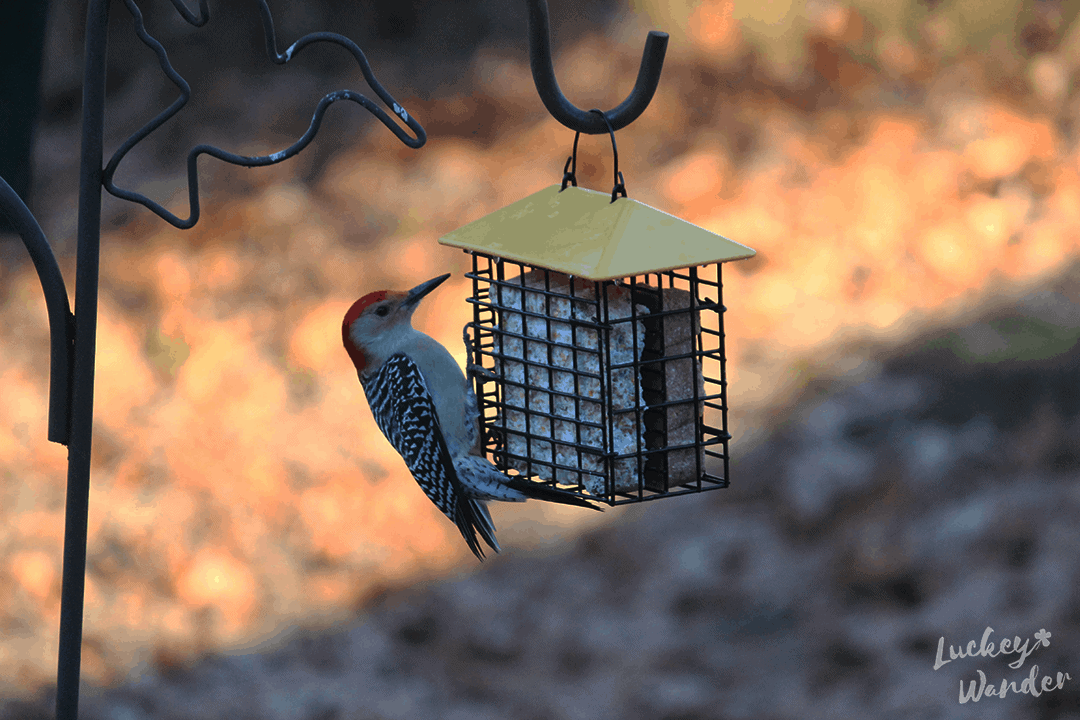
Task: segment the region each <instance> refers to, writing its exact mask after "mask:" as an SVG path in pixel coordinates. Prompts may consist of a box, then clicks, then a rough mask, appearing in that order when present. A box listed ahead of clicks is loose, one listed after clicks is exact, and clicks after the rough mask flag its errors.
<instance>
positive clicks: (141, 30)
mask: <svg viewBox="0 0 1080 720" xmlns="http://www.w3.org/2000/svg"><path fill="white" fill-rule="evenodd" d="M172 3H173V6H174V7H175V8H176V9H177V11H178V12H179V13H180V14H181V15H182V16H183V17H184V19H185V20H186V21H187V22H189V23H191V24H192V25H194V26H196V27H201V26H202V25H204V24H205V23H206V22H207V20H209V19H210V14H209V10H208V9H207V6H206V0H200V3H199V11H200V14H199V16H198V17H196V16H195V15H193V14H192V13H191V12H190V11H189V10H188V9H187V7H185V6H184V3H183V0H172ZM124 4H125V5H126V6H127V9H128V12H129V13H131V16H132V18H133V19H134V21H135V34H136V35H138V37H139V39H140V40H142V42H143V43H144V44H145V45H146V46H147V47H149V48H150V49H151V50H153V51H154V53H155V54H156V55H157V56H158V62H159V64H160V65H161V70H162V72H164V73H165V75H166V76H167V77H168V78H169V80H170V81H171V82H172V83H173V84H174V85H176V87H177V88H178V89H179V90H180V97H178V98H177V99H176V100H175V101H174V102H173V103H172V105H170V106H169V107H168V108H166V109H165V110H163V111H162V112H161V113H160V114H158V116H157V117H155V118H154V119H153V120H151V121H150V122H148V123H147V124H146V125H144V126H143V127H142V128H140V129H139V130H138V131H136V132H135V133H134V134H133V135H132V136H131V137H129V138H128V139H127V140H126V141H124V143H123V144H122V145H121V146H120V147H119V148H118V149H117V151H116V152H115V153H114V154H113V156H112V159H111V160H109V164H108V165H107V166H106V167H105V176H104V186H105V189H106V190H107V191H108V192H109V193H111V194H112V195H115V196H116V197H118V198H123V199H124V200H130V201H131V202H135V203H139V204H140V205H143V206H144V207H146V208H148V209H149V210H151V211H153V212H154V213H156V214H157V215H158V216H159V217H161V218H162V219H163V220H165V221H166V222H168V223H169V224H171V225H173V226H175V227H177V228H180V229H182V230H186V229H188V228H191V227H193V226H194V225H195V223H197V222H198V221H199V170H198V161H199V156H200V155H210V156H212V157H215V158H217V159H219V160H223V161H225V162H227V163H231V164H233V165H241V166H244V167H263V166H266V165H275V164H277V163H279V162H282V161H283V160H288V159H289V158H291V157H292V156H294V155H296V154H297V153H299V152H300V151H301V150H303V149H304V148H305V147H307V146H308V144H309V143H310V142H311V141H312V140H313V139H314V138H315V134H316V133H317V132H318V131H319V126H320V125H321V124H322V119H323V115H324V114H325V113H326V109H327V108H328V107H330V105H332V104H333V103H335V102H337V101H338V100H350V101H352V102H354V103H356V104H358V105H360V106H361V107H363V108H364V109H365V110H367V111H368V112H370V113H371V114H373V115H374V116H375V117H376V118H378V119H379V121H380V122H382V124H383V125H385V126H386V127H387V128H389V129H390V131H391V132H393V133H394V135H395V136H397V138H398V139H399V140H401V142H403V143H405V144H406V145H408V146H409V147H411V148H419V147H421V146H423V144H424V143H425V142H426V141H427V134H426V133H425V132H424V128H423V127H422V126H421V125H420V123H419V122H417V121H416V118H413V117H411V116H410V115H409V113H408V112H407V111H406V110H405V108H403V107H402V106H401V105H399V104H398V103H397V101H396V100H394V98H393V96H391V95H390V93H389V92H387V90H386V88H384V87H383V86H382V85H381V84H380V83H379V81H378V80H376V79H375V75H374V73H372V71H371V65H370V64H369V63H368V61H367V58H366V57H365V56H364V53H363V51H362V50H361V49H360V48H359V47H358V46H357V45H356V43H354V42H353V41H352V40H350V39H349V38H347V37H345V36H344V35H339V34H337V33H331V32H317V33H310V34H308V35H304V36H303V37H302V38H300V39H299V40H297V41H296V42H294V43H293V44H292V45H290V46H289V47H288V48H286V49H285V52H284V53H279V52H278V50H277V36H276V33H275V31H274V19H273V17H272V16H271V14H270V8H269V6H268V5H267V4H266V0H259V12H260V14H261V16H262V25H263V35H264V36H265V38H266V53H267V55H269V56H270V60H271V61H272V62H274V63H275V64H277V65H284V64H285V63H287V62H289V60H291V59H292V58H293V57H294V56H295V55H296V53H298V52H300V51H301V50H303V49H304V48H305V47H307V46H308V45H311V44H313V43H318V42H331V43H335V44H337V45H340V46H342V47H343V48H345V49H346V50H348V51H349V52H350V53H352V56H353V58H354V59H355V60H356V63H357V65H359V66H360V72H361V73H363V75H364V80H366V81H367V84H368V85H369V86H370V87H371V89H372V90H374V91H375V94H376V95H378V96H379V98H380V99H381V100H382V101H383V102H384V103H385V104H386V105H387V107H389V108H391V109H392V110H393V112H394V114H395V115H397V116H398V117H399V118H400V119H401V120H402V121H403V122H404V123H405V125H406V126H407V127H408V128H409V129H410V130H412V131H413V133H414V134H415V137H411V136H410V135H409V134H408V133H407V132H406V131H405V130H404V129H402V127H401V126H400V125H398V124H397V123H396V122H395V121H394V120H392V119H391V118H390V116H389V115H388V114H387V113H386V112H385V111H384V110H383V109H382V108H381V107H379V106H378V105H377V104H376V103H374V102H373V101H372V100H370V99H368V98H367V97H365V96H363V95H361V94H360V93H357V92H353V91H352V90H337V91H335V92H331V93H328V94H327V95H325V96H324V97H323V98H322V100H320V101H319V104H318V105H317V106H316V107H315V113H314V115H313V116H312V118H311V124H310V125H308V129H307V132H305V133H304V134H303V136H301V138H300V139H299V140H297V141H296V142H295V143H293V144H292V145H290V146H289V147H287V148H285V149H284V150H281V151H279V152H276V153H272V154H270V155H255V156H249V155H236V154H234V153H231V152H228V151H225V150H222V149H221V148H218V147H214V146H213V145H197V146H195V147H193V148H192V149H191V151H190V152H189V153H188V157H187V176H188V204H189V206H190V208H191V214H190V215H189V216H188V217H187V218H186V219H180V218H179V217H177V216H176V215H174V214H173V213H171V212H169V211H168V210H166V209H165V208H164V207H162V206H161V205H159V204H158V203H156V202H154V201H153V200H151V199H150V198H148V197H146V196H145V195H142V194H140V193H137V192H134V191H132V190H125V189H123V188H120V187H117V186H116V184H115V183H113V175H114V174H115V173H116V169H117V167H118V166H119V165H120V161H121V160H123V159H124V156H126V155H127V154H128V152H129V151H130V150H131V149H132V148H133V147H135V145H136V144H138V143H139V142H140V141H141V140H143V139H144V138H145V137H146V136H148V135H149V134H150V133H152V132H154V131H155V130H157V129H158V128H159V127H161V126H162V125H164V124H165V123H166V122H167V121H168V120H169V119H170V118H172V117H173V116H174V115H176V113H178V112H180V110H181V108H183V107H184V105H186V104H187V102H188V100H189V99H190V97H191V86H189V85H188V83H187V81H186V80H184V78H183V77H181V76H180V73H178V72H177V71H176V69H175V68H173V66H172V64H171V63H170V62H169V56H168V53H166V51H165V48H164V47H163V46H162V45H161V43H160V42H158V41H157V40H156V39H155V38H154V37H153V36H151V35H150V33H148V32H147V31H146V26H145V25H144V24H143V17H142V12H141V11H140V10H139V7H138V5H136V4H135V0H124Z"/></svg>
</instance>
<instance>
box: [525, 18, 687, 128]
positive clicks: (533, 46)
mask: <svg viewBox="0 0 1080 720" xmlns="http://www.w3.org/2000/svg"><path fill="white" fill-rule="evenodd" d="M528 4H529V64H530V65H531V67H532V76H533V82H534V83H535V84H536V91H537V92H538V93H539V94H540V100H542V101H543V103H544V107H546V108H547V109H548V112H549V113H551V115H552V117H554V118H555V119H556V120H558V121H559V122H561V123H562V124H563V125H565V126H566V127H568V128H570V129H571V130H573V131H575V132H583V133H585V134H587V135H599V134H600V133H602V132H604V130H605V127H604V125H603V124H601V123H599V122H597V121H596V118H594V117H592V115H591V113H587V112H585V111H584V110H581V109H580V108H578V107H576V106H575V105H574V104H573V103H571V102H570V101H569V100H567V99H566V96H565V95H563V93H562V90H560V89H559V81H558V80H556V79H555V67H554V65H553V64H552V61H551V30H550V25H549V22H548V7H547V0H528ZM667 44H668V34H667V33H665V32H660V31H658V30H651V31H650V32H649V35H648V37H646V38H645V50H644V51H643V52H642V54H641V67H640V68H639V70H638V76H637V81H636V82H635V83H634V89H633V90H631V91H630V94H629V95H628V96H627V97H626V99H625V100H623V101H622V102H621V103H620V104H619V105H617V106H616V107H614V108H613V109H611V110H608V111H607V113H606V115H607V119H608V121H610V123H611V127H613V128H614V129H615V130H621V129H622V128H624V127H626V126H627V125H629V124H630V123H632V122H634V120H637V118H638V117H639V116H640V115H641V113H643V112H645V108H647V107H648V106H649V102H650V101H651V100H652V98H653V95H655V94H656V87H657V86H658V85H659V84H660V71H661V70H663V68H664V55H665V54H666V53H667Z"/></svg>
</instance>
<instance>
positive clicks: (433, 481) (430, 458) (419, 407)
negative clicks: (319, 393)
mask: <svg viewBox="0 0 1080 720" xmlns="http://www.w3.org/2000/svg"><path fill="white" fill-rule="evenodd" d="M360 385H361V386H362V387H363V388H364V394H365V395H366V396H367V400H368V405H369V406H370V407H371V414H372V415H373V416H374V417H375V424H376V425H378V426H379V429H380V430H382V433H383V435H385V436H386V439H387V440H389V441H390V444H391V445H393V446H394V449H395V450H397V451H398V454H399V455H401V457H402V459H403V460H405V465H406V467H408V468H409V472H410V473H412V476H413V478H414V479H415V480H416V482H417V483H419V485H420V488H421V489H422V490H423V491H424V493H425V494H426V495H427V496H428V497H429V498H430V499H431V501H432V502H433V503H435V506H436V507H438V508H439V509H440V510H442V511H443V513H445V514H446V516H447V517H448V518H450V519H451V520H453V521H454V523H455V524H456V525H457V526H458V529H459V530H460V531H461V534H462V536H463V537H464V538H465V542H466V543H468V545H469V549H471V550H472V551H473V553H475V554H476V556H477V557H478V558H480V559H483V557H484V553H483V550H482V549H481V547H480V545H479V543H478V542H477V540H476V533H477V531H479V532H480V535H481V537H483V538H484V540H485V541H486V542H487V544H488V545H490V546H491V547H492V548H493V549H495V550H496V551H498V545H497V544H496V542H495V537H494V528H493V527H492V526H491V522H490V520H488V519H487V513H486V510H485V509H484V508H483V507H482V506H481V505H479V503H478V501H476V500H474V499H472V498H469V497H467V496H466V495H465V493H464V492H463V489H462V486H461V482H460V481H459V480H458V477H457V473H456V472H455V471H454V465H453V462H452V460H451V458H450V452H449V450H447V447H446V439H445V438H444V437H443V433H442V428H441V427H440V425H439V416H438V414H437V413H436V412H435V403H434V401H433V400H432V398H431V393H430V392H429V391H428V388H427V384H426V383H425V382H424V376H423V374H422V373H421V372H420V368H419V367H418V366H417V365H416V363H414V362H413V361H412V360H411V359H410V358H409V357H408V356H407V355H403V354H397V355H393V356H391V357H390V358H389V359H388V360H387V361H386V362H385V363H383V366H382V367H381V368H380V369H379V371H378V372H376V373H375V374H374V375H371V376H369V377H367V378H366V379H365V378H363V377H361V378H360Z"/></svg>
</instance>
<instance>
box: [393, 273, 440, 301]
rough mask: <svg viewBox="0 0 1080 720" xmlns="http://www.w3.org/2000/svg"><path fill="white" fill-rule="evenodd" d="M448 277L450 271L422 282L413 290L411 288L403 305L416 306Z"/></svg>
mask: <svg viewBox="0 0 1080 720" xmlns="http://www.w3.org/2000/svg"><path fill="white" fill-rule="evenodd" d="M448 277H450V273H446V274H445V275H440V276H439V277H437V278H432V279H431V280H428V281H427V282H426V283H420V284H419V285H417V286H416V287H414V288H413V289H412V290H410V291H409V293H408V295H406V296H405V300H404V301H403V302H402V303H401V304H402V306H404V307H407V308H415V307H416V306H417V305H418V304H419V303H420V301H421V300H423V299H424V296H425V295H427V294H428V293H430V292H431V291H432V290H434V289H435V288H437V287H439V286H440V285H442V284H443V282H444V281H445V280H446V278H448Z"/></svg>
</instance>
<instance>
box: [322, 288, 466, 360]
mask: <svg viewBox="0 0 1080 720" xmlns="http://www.w3.org/2000/svg"><path fill="white" fill-rule="evenodd" d="M448 277H450V273H447V274H446V275H440V276H439V277H437V278H432V279H431V280H428V281H427V282H425V283H421V284H419V285H417V286H416V287H414V288H413V289H412V290H409V291H408V292H400V291H394V290H379V291H377V292H373V293H368V294H367V295H365V296H364V297H362V298H360V299H359V300H357V301H356V302H354V303H353V304H352V307H350V308H349V311H348V312H347V313H345V319H344V320H343V321H342V322H341V339H342V342H343V343H344V344H345V350H346V352H348V353H349V357H350V358H352V361H353V365H355V366H356V371H357V372H358V373H360V374H363V373H364V370H365V368H367V367H369V366H375V367H377V366H378V365H379V364H381V363H382V362H383V361H384V360H386V358H388V357H389V356H390V355H392V354H393V353H394V350H395V349H396V348H397V346H398V345H399V344H400V343H401V342H402V341H403V340H405V339H407V332H408V331H410V330H412V315H413V312H414V311H415V310H416V306H417V305H419V304H420V301H421V300H422V299H424V297H425V296H426V295H427V294H428V293H430V292H431V291H432V290H434V289H435V288H437V287H438V286H439V285H441V284H442V283H443V281H444V280H446V278H448Z"/></svg>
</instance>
